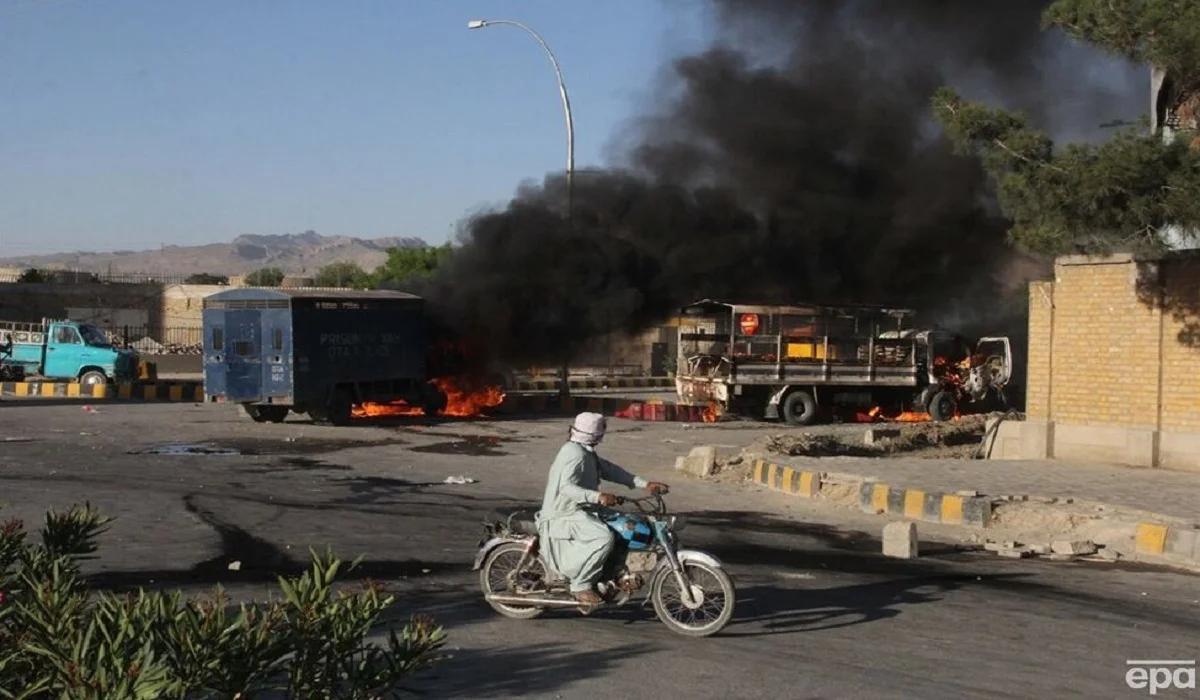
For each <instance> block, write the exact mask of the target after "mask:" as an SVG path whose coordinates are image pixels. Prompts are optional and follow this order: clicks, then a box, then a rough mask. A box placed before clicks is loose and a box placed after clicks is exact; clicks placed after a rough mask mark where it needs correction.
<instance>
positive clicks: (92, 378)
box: [79, 369, 108, 386]
mask: <svg viewBox="0 0 1200 700" xmlns="http://www.w3.org/2000/svg"><path fill="white" fill-rule="evenodd" d="M79 383H80V384H86V385H88V386H96V385H97V384H107V383H108V377H107V376H106V375H105V374H104V373H103V372H101V371H100V370H97V369H93V370H88V371H87V372H84V373H83V374H81V375H79Z"/></svg>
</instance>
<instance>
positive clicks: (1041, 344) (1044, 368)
mask: <svg viewBox="0 0 1200 700" xmlns="http://www.w3.org/2000/svg"><path fill="white" fill-rule="evenodd" d="M1053 324H1054V283H1053V282H1033V283H1031V284H1030V285H1029V349H1028V351H1027V355H1026V356H1027V357H1028V362H1027V364H1028V369H1027V370H1026V385H1025V413H1026V414H1027V415H1028V416H1029V417H1030V418H1040V419H1046V418H1048V417H1049V416H1050V353H1051V350H1052V347H1053V343H1052V342H1051V337H1052V336H1051V328H1052V327H1053Z"/></svg>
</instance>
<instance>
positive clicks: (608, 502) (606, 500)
mask: <svg viewBox="0 0 1200 700" xmlns="http://www.w3.org/2000/svg"><path fill="white" fill-rule="evenodd" d="M619 502H620V499H618V498H617V497H616V496H614V495H612V494H611V493H601V494H600V495H599V496H598V497H597V498H596V503H598V504H600V505H602V506H604V507H605V508H612V507H613V506H616V505H617V504H618V503H619Z"/></svg>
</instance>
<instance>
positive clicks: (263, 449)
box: [126, 438, 408, 457]
mask: <svg viewBox="0 0 1200 700" xmlns="http://www.w3.org/2000/svg"><path fill="white" fill-rule="evenodd" d="M406 444H408V441H407V440H401V439H399V438H388V439H386V440H312V439H307V438H284V439H274V440H267V439H262V438H232V439H228V440H220V441H208V442H191V443H178V442H169V443H160V444H156V445H150V446H148V447H141V448H138V449H135V450H130V451H128V452H126V454H131V455H147V454H150V455H206V456H239V455H245V456H250V457H257V456H273V455H313V454H329V453H332V452H341V451H343V450H354V449H360V448H369V447H386V446H389V445H406Z"/></svg>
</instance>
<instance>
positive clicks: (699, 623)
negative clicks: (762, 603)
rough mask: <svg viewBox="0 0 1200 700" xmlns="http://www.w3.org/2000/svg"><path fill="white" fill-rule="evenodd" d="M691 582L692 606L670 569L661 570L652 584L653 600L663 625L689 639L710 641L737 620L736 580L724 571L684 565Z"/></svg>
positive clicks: (656, 612) (711, 567) (701, 564)
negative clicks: (734, 612) (734, 581)
mask: <svg viewBox="0 0 1200 700" xmlns="http://www.w3.org/2000/svg"><path fill="white" fill-rule="evenodd" d="M683 570H684V577H685V578H687V579H688V580H689V581H690V582H691V589H692V593H693V596H694V597H693V598H692V602H690V603H689V602H686V601H685V599H684V596H683V595H682V593H683V591H682V590H681V589H680V587H679V581H678V579H677V578H676V576H675V573H674V572H673V571H671V568H670V567H666V566H664V567H663V568H661V569H659V571H658V574H656V575H655V577H654V580H653V581H652V582H651V584H650V585H651V588H650V599H651V601H652V602H653V603H654V613H655V614H656V615H657V616H658V619H659V621H661V622H662V623H663V624H664V625H666V626H667V627H668V628H670V630H671V631H672V632H675V633H677V634H682V635H684V636H685V637H710V636H712V635H714V634H716V633H717V632H720V631H721V630H722V629H724V628H725V626H726V625H728V624H729V621H730V620H731V619H733V608H734V603H735V601H736V600H737V592H736V591H735V590H734V587H733V579H731V578H729V574H727V573H725V572H724V571H723V570H722V569H719V568H716V567H713V566H709V565H708V564H704V563H702V562H698V561H691V562H687V563H685V564H683Z"/></svg>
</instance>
